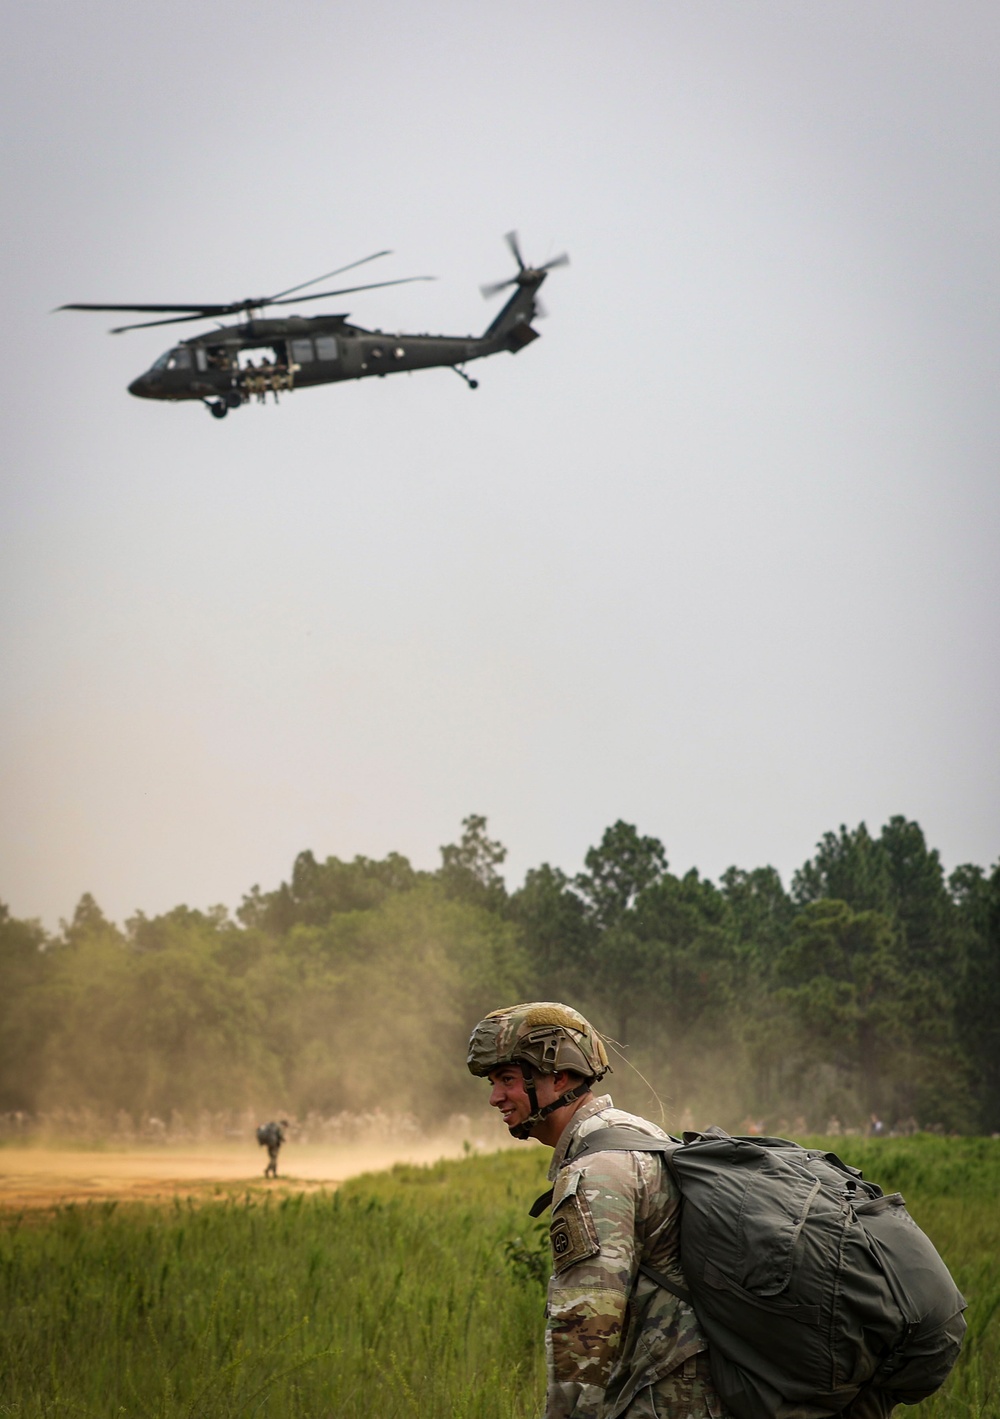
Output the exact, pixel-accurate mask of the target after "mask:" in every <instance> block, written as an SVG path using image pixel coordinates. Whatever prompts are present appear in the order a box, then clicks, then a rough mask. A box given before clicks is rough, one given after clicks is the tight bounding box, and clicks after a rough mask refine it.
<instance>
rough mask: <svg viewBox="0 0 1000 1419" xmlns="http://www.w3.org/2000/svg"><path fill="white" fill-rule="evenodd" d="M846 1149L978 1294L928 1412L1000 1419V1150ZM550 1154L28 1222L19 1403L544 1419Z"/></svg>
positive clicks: (967, 1146)
mask: <svg viewBox="0 0 1000 1419" xmlns="http://www.w3.org/2000/svg"><path fill="white" fill-rule="evenodd" d="M839 1142H840V1144H841V1148H840V1151H841V1154H842V1156H846V1157H847V1158H848V1160H849V1161H851V1162H854V1163H856V1164H858V1165H860V1166H861V1167H862V1168H864V1170H865V1174H866V1176H870V1177H873V1178H875V1179H877V1180H878V1181H879V1182H880V1183H881V1184H882V1185H883V1186H884V1187H885V1188H886V1190H887V1191H888V1190H890V1189H895V1188H898V1189H899V1190H900V1191H902V1192H903V1193H904V1194H905V1196H906V1198H907V1201H908V1203H909V1205H910V1208H911V1211H912V1212H913V1213H914V1215H915V1216H916V1218H917V1220H918V1221H919V1222H920V1223H921V1225H922V1226H924V1227H925V1228H926V1229H927V1230H928V1231H929V1232H930V1234H931V1236H932V1237H933V1239H934V1241H935V1242H936V1244H937V1246H938V1249H939V1250H940V1251H941V1253H942V1255H943V1256H944V1257H945V1260H946V1261H947V1262H948V1263H949V1265H950V1266H951V1268H952V1271H953V1273H954V1275H955V1277H956V1280H957V1281H958V1284H959V1286H960V1287H961V1288H962V1290H963V1292H964V1293H965V1295H966V1296H967V1298H968V1299H969V1302H970V1306H969V1312H968V1319H969V1338H968V1342H967V1345H966V1348H965V1351H964V1353H963V1357H962V1359H961V1361H960V1363H959V1367H958V1369H957V1370H956V1372H955V1373H954V1374H953V1376H952V1378H951V1380H950V1381H949V1383H948V1385H947V1387H946V1389H945V1390H944V1391H943V1392H942V1393H941V1394H939V1395H937V1396H935V1397H934V1398H932V1399H931V1400H928V1401H926V1402H925V1403H924V1404H923V1405H920V1406H918V1407H917V1409H916V1410H914V1411H910V1412H912V1413H914V1415H919V1416H921V1419H944V1416H949V1419H950V1416H956V1419H957V1416H962V1419H967V1417H968V1419H986V1417H987V1416H1000V1396H998V1393H997V1388H998V1379H1000V1201H998V1199H1000V1141H994V1140H983V1139H961V1140H956V1141H949V1140H944V1139H939V1138H930V1137H917V1138H913V1139H905V1140H891V1139H887V1140H873V1141H863V1140H854V1139H852V1140H839ZM547 1157H548V1154H547V1152H543V1151H542V1150H540V1149H534V1148H531V1149H526V1150H525V1151H524V1152H523V1153H520V1152H510V1151H507V1152H504V1153H501V1154H493V1155H490V1156H487V1157H478V1158H470V1159H468V1160H465V1161H462V1162H446V1163H439V1164H436V1165H434V1166H432V1167H427V1168H415V1167H402V1166H401V1167H397V1168H395V1169H393V1170H392V1171H391V1172H388V1173H384V1174H372V1175H368V1176H366V1177H364V1178H358V1179H355V1180H354V1181H352V1182H349V1183H347V1184H345V1185H344V1186H343V1187H342V1188H341V1189H340V1190H339V1191H338V1192H336V1193H334V1194H332V1195H317V1194H312V1195H308V1196H306V1195H288V1196H285V1197H283V1198H281V1199H280V1200H278V1199H275V1198H268V1197H267V1196H266V1195H265V1194H264V1191H263V1189H261V1188H254V1189H251V1190H250V1191H247V1192H246V1193H243V1194H241V1195H240V1196H239V1197H235V1198H229V1199H228V1200H223V1201H218V1202H210V1203H202V1204H194V1203H192V1202H186V1203H176V1204H174V1205H172V1206H167V1207H163V1206H161V1207H152V1206H147V1205H142V1204H135V1203H129V1204H122V1205H115V1204H113V1203H103V1204H95V1205H90V1206H84V1207H69V1208H64V1209H62V1210H61V1211H59V1212H58V1213H57V1214H56V1215H55V1216H44V1217H43V1216H39V1215H37V1214H36V1215H32V1214H28V1213H25V1214H22V1215H21V1216H20V1217H18V1216H15V1215H8V1217H7V1218H6V1219H5V1220H4V1221H3V1223H2V1224H0V1305H2V1314H3V1318H4V1319H3V1325H2V1328H0V1415H4V1416H8V1415H9V1416H18V1419H36V1416H42V1415H44V1416H60V1419H61V1417H62V1416H87V1419H91V1416H92V1419H105V1416H108V1419H133V1417H134V1416H142V1417H143V1419H147V1416H148V1419H159V1417H160V1416H162V1419H175V1416H191V1419H230V1416H237V1415H239V1416H261V1417H262V1419H283V1416H299V1415H302V1416H310V1419H333V1416H338V1419H339V1416H350V1419H354V1416H357V1419H361V1417H362V1416H364V1419H395V1417H396V1416H401V1417H402V1416H406V1419H410V1416H412V1419H417V1416H420V1419H466V1416H467V1419H515V1416H518V1417H519V1416H528V1415H536V1414H537V1413H538V1412H539V1407H540V1401H541V1394H542V1373H541V1328H542V1305H543V1292H542V1288H541V1286H540V1285H539V1284H538V1280H537V1279H536V1276H535V1274H533V1272H534V1270H536V1268H533V1264H532V1263H533V1258H534V1256H535V1254H536V1253H535V1243H536V1240H537V1235H538V1234H537V1231H533V1230H532V1228H533V1224H532V1223H530V1221H528V1219H527V1217H526V1206H527V1204H528V1203H529V1202H530V1201H531V1200H532V1199H533V1198H534V1196H535V1195H536V1193H537V1192H539V1191H540V1190H541V1189H542V1187H543V1185H544V1183H543V1179H544V1167H545V1163H546V1160H547ZM901 1412H902V1413H906V1412H907V1411H905V1410H904V1411H901Z"/></svg>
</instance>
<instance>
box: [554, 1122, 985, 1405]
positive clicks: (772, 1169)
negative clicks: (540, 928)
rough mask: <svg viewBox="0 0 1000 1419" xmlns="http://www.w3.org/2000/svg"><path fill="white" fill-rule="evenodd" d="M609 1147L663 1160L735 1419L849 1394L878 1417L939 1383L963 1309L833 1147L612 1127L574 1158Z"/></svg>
mask: <svg viewBox="0 0 1000 1419" xmlns="http://www.w3.org/2000/svg"><path fill="white" fill-rule="evenodd" d="M609 1149H614V1150H628V1151H630V1152H637V1153H662V1154H663V1155H664V1158H665V1160H666V1162H667V1164H668V1165H669V1167H670V1170H671V1172H672V1173H673V1175H674V1177H675V1179H676V1181H677V1184H678V1186H679V1188H680V1191H681V1195H682V1197H683V1205H682V1210H681V1267H682V1269H683V1271H684V1277H685V1280H686V1281H687V1285H688V1287H689V1288H690V1300H691V1304H692V1305H693V1306H694V1309H695V1313H696V1315H697V1317H698V1320H699V1322H700V1323H701V1326H702V1329H703V1330H704V1332H705V1335H706V1337H707V1339H708V1344H709V1359H710V1361H711V1366H712V1379H713V1381H714V1383H715V1387H716V1389H717V1390H718V1392H719V1395H720V1397H721V1398H722V1400H723V1401H724V1403H725V1404H727V1405H728V1407H729V1408H730V1409H731V1410H732V1411H733V1413H734V1414H735V1415H736V1416H737V1419H792V1416H794V1419H826V1416H829V1415H833V1414H838V1413H840V1412H841V1410H843V1409H846V1407H847V1406H848V1405H849V1404H850V1403H851V1402H852V1401H853V1400H855V1399H856V1398H857V1397H858V1395H859V1394H861V1395H862V1398H863V1400H864V1403H863V1404H859V1406H858V1409H859V1410H860V1409H862V1408H863V1409H864V1412H865V1414H869V1413H875V1414H887V1413H888V1412H889V1411H890V1410H891V1408H892V1406H893V1405H894V1404H897V1403H903V1404H916V1403H917V1402H918V1401H919V1400H921V1399H926V1398H927V1396H928V1395H929V1394H933V1393H934V1391H935V1390H936V1389H938V1388H939V1387H940V1385H942V1384H943V1383H944V1381H945V1379H946V1378H947V1376H948V1374H949V1372H950V1370H951V1368H952V1366H953V1365H954V1363H955V1361H956V1359H957V1358H958V1352H959V1350H960V1349H961V1346H962V1337H963V1336H964V1334H965V1319H964V1317H963V1315H962V1311H963V1310H964V1309H965V1304H966V1303H965V1300H964V1298H963V1297H962V1295H961V1293H960V1292H959V1290H958V1289H957V1287H956V1286H955V1283H954V1281H953V1280H952V1279H951V1276H950V1274H949V1272H948V1268H947V1267H946V1266H945V1264H944V1262H943V1261H942V1260H941V1258H940V1257H939V1256H938V1254H937V1252H936V1251H935V1249H934V1247H933V1245H932V1244H931V1242H930V1240H929V1238H928V1237H927V1236H925V1234H924V1233H923V1232H922V1231H921V1230H920V1228H919V1227H918V1226H917V1224H916V1223H915V1222H914V1220H913V1218H912V1217H911V1216H910V1214H909V1213H908V1212H907V1210H906V1206H905V1204H904V1202H903V1198H902V1197H901V1195H900V1194H899V1193H898V1192H896V1193H892V1194H891V1195H890V1196H888V1197H886V1196H884V1195H883V1193H882V1189H881V1188H880V1187H877V1186H876V1185H875V1184H874V1183H870V1182H865V1181H864V1180H863V1178H862V1176H861V1173H860V1171H859V1170H858V1169H857V1168H852V1167H850V1166H849V1165H848V1164H847V1163H843V1162H841V1160H840V1159H839V1158H838V1157H837V1155H836V1154H835V1153H824V1152H822V1151H821V1150H819V1149H815V1148H801V1147H799V1145H798V1144H797V1143H789V1142H788V1141H787V1140H785V1139H783V1138H733V1137H730V1135H729V1134H728V1133H724V1132H723V1131H722V1129H721V1128H710V1129H708V1130H706V1132H704V1133H685V1134H684V1141H683V1143H681V1142H678V1141H677V1140H676V1139H671V1140H670V1141H661V1140H659V1139H656V1138H651V1137H649V1135H648V1134H643V1133H640V1132H638V1131H637V1130H635V1129H631V1128H628V1127H625V1126H621V1125H614V1126H611V1127H608V1128H603V1129H599V1130H597V1131H595V1132H594V1133H590V1134H587V1135H586V1136H585V1137H584V1138H583V1139H581V1142H580V1147H579V1149H578V1150H577V1151H576V1152H574V1154H573V1158H572V1160H571V1161H573V1162H575V1161H576V1160H577V1159H578V1158H580V1157H582V1156H583V1155H585V1154H587V1153H595V1152H605V1151H607V1150H609ZM539 1201H541V1199H539ZM640 1270H642V1271H644V1272H645V1273H646V1274H647V1275H649V1276H651V1277H652V1279H653V1280H654V1281H656V1282H658V1283H659V1284H660V1285H664V1286H666V1287H667V1288H668V1289H669V1290H671V1291H674V1292H676V1293H678V1294H680V1288H678V1287H677V1286H676V1284H675V1283H673V1282H671V1281H670V1280H669V1279H668V1278H666V1277H662V1276H660V1275H659V1273H657V1272H654V1271H652V1269H651V1268H647V1267H645V1266H640ZM684 1299H688V1297H684ZM856 1412H857V1411H856Z"/></svg>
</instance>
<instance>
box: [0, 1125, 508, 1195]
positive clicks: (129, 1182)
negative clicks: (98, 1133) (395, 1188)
mask: <svg viewBox="0 0 1000 1419" xmlns="http://www.w3.org/2000/svg"><path fill="white" fill-rule="evenodd" d="M498 1141H499V1140H498ZM462 1152H463V1149H462V1145H461V1143H458V1142H452V1141H446V1140H443V1139H437V1140H432V1141H429V1142H421V1143H413V1144H391V1143H385V1144H378V1143H373V1144H343V1145H341V1146H338V1147H332V1148H331V1147H321V1146H310V1145H296V1144H295V1143H286V1144H285V1146H284V1147H283V1148H282V1150H281V1155H280V1158H279V1162H278V1179H277V1181H276V1182H266V1181H265V1179H264V1177H263V1173H264V1167H265V1164H266V1163H267V1150H266V1149H265V1148H260V1147H258V1146H257V1145H256V1144H221V1143H216V1144H203V1145H199V1144H191V1145H190V1146H187V1147H180V1146H161V1147H152V1148H130V1149H127V1150H124V1149H123V1150H121V1151H112V1150H104V1149H94V1150H88V1149H83V1148H65V1149H60V1148H43V1147H6V1148H0V1211H4V1212H10V1211H17V1212H23V1211H25V1210H35V1209H42V1210H50V1209H52V1208H55V1207H62V1206H66V1205H67V1204H68V1203H86V1202H109V1201H133V1202H135V1201H144V1202H154V1201H168V1200H169V1199H171V1198H173V1197H200V1198H204V1199H206V1200H207V1199H211V1198H213V1197H225V1196H231V1195H234V1194H236V1195H242V1193H244V1192H245V1191H246V1190H247V1188H252V1189H253V1190H254V1191H255V1192H256V1191H257V1190H258V1188H259V1189H261V1190H263V1189H264V1188H267V1189H269V1190H271V1191H276V1192H279V1193H280V1192H316V1191H322V1190H324V1189H332V1188H335V1187H336V1186H337V1184H338V1183H341V1182H343V1181H344V1180H345V1179H346V1178H352V1177H356V1176H357V1175H358V1174H359V1173H368V1172H373V1171H377V1170H381V1169H383V1168H390V1167H392V1165H393V1164H394V1163H433V1162H436V1161H437V1159H438V1158H457V1157H461V1156H462Z"/></svg>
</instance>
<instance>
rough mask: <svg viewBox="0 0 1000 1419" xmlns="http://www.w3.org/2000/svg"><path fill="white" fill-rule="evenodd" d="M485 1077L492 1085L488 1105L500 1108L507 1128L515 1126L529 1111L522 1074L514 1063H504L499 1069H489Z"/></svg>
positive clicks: (529, 1105)
mask: <svg viewBox="0 0 1000 1419" xmlns="http://www.w3.org/2000/svg"><path fill="white" fill-rule="evenodd" d="M487 1078H488V1079H489V1081H490V1083H491V1084H492V1085H493V1088H492V1089H491V1091H490V1106H491V1107H492V1108H494V1109H499V1110H500V1116H501V1118H502V1119H503V1121H504V1123H505V1124H506V1125H507V1127H508V1128H516V1127H517V1125H518V1124H519V1123H523V1122H524V1120H525V1119H526V1118H527V1117H528V1115H529V1114H530V1113H531V1100H530V1099H529V1098H528V1091H527V1090H526V1089H525V1087H524V1075H523V1074H522V1073H521V1071H520V1069H518V1068H517V1066H516V1065H514V1064H504V1065H501V1067H500V1068H499V1069H491V1070H490V1072H489V1074H488V1075H487Z"/></svg>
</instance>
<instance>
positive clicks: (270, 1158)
mask: <svg viewBox="0 0 1000 1419" xmlns="http://www.w3.org/2000/svg"><path fill="white" fill-rule="evenodd" d="M287 1127H288V1120H287V1119H286V1118H283V1119H282V1120H281V1122H280V1123H275V1122H274V1120H273V1119H272V1121H271V1122H270V1123H262V1124H260V1125H259V1126H258V1128H257V1142H258V1143H259V1144H260V1145H261V1147H266V1148H267V1167H266V1168H265V1169H264V1176H265V1177H266V1178H276V1177H277V1176H278V1152H279V1150H280V1148H281V1145H282V1143H284V1141H285V1129H286V1128H287Z"/></svg>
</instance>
